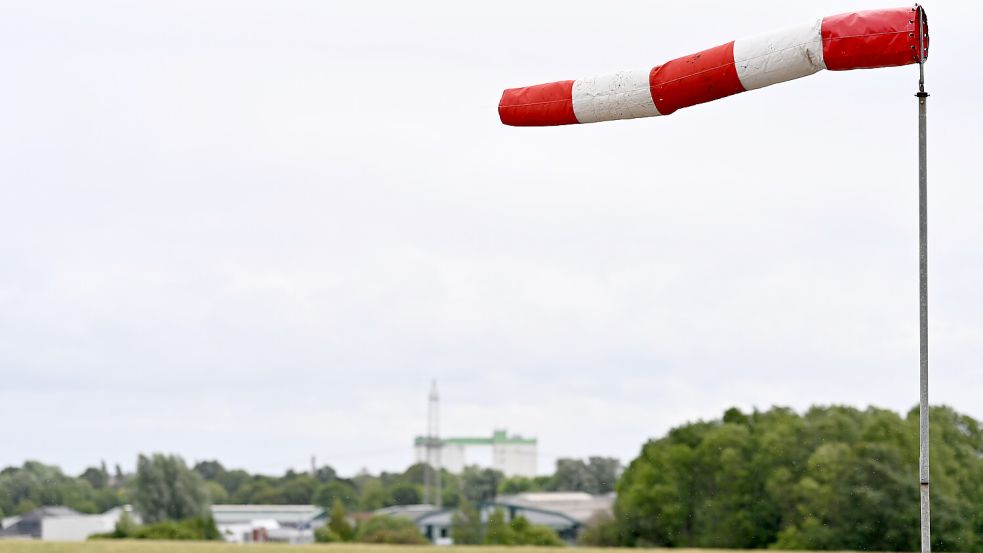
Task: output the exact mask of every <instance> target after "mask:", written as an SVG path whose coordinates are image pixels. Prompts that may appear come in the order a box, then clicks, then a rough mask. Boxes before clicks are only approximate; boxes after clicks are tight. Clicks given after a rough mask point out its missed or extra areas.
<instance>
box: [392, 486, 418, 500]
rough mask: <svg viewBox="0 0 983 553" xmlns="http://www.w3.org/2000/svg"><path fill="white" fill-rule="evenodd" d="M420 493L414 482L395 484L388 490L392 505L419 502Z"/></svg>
mask: <svg viewBox="0 0 983 553" xmlns="http://www.w3.org/2000/svg"><path fill="white" fill-rule="evenodd" d="M420 495H421V494H420V488H419V486H417V485H416V484H409V483H402V484H397V485H395V486H393V487H392V488H391V489H390V490H389V496H390V497H391V498H392V502H393V504H394V505H417V504H419V503H420Z"/></svg>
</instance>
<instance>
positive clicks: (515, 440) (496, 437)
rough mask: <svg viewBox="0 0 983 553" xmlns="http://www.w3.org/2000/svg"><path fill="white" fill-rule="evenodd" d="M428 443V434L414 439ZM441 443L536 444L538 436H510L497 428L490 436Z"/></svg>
mask: <svg viewBox="0 0 983 553" xmlns="http://www.w3.org/2000/svg"><path fill="white" fill-rule="evenodd" d="M426 443H427V438H426V436H417V437H416V440H414V444H415V445H426ZM440 443H441V444H444V445H536V438H523V437H522V436H520V435H518V434H513V435H511V436H509V434H508V431H506V430H495V431H494V432H492V435H491V437H488V438H479V437H460V438H441V439H440Z"/></svg>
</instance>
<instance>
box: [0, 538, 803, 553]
mask: <svg viewBox="0 0 983 553" xmlns="http://www.w3.org/2000/svg"><path fill="white" fill-rule="evenodd" d="M184 551H188V552H190V553H315V552H318V553H562V552H563V551H568V552H570V553H574V552H576V553H612V552H613V551H617V550H612V549H596V548H588V547H577V548H575V549H571V548H564V547H561V548H556V547H492V546H470V547H430V546H415V545H362V544H325V545H281V544H265V543H264V544H253V545H236V544H229V543H222V542H180V541H171V542H164V541H142V540H141V541H128V540H101V541H89V542H43V541H33V540H23V541H22V540H14V541H11V540H0V553H131V552H132V553H179V552H184ZM621 551H637V552H644V551H650V552H660V553H708V552H709V551H711V550H706V549H662V550H658V549H648V550H645V549H635V550H624V549H623V550H621ZM769 553H779V552H769ZM796 553H803V552H801V551H799V552H796Z"/></svg>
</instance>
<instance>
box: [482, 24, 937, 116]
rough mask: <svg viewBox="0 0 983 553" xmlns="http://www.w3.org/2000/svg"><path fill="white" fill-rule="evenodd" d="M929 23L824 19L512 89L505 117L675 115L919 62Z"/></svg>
mask: <svg viewBox="0 0 983 553" xmlns="http://www.w3.org/2000/svg"><path fill="white" fill-rule="evenodd" d="M926 21H927V20H926V19H925V16H924V13H923V11H922V8H921V7H920V6H915V7H905V8H893V9H886V10H869V11H861V12H852V13H844V14H840V15H834V16H831V17H824V18H822V19H819V20H817V21H815V22H812V23H808V24H806V25H800V26H798V27H792V28H789V29H785V30H782V31H777V32H772V33H767V34H763V35H758V36H755V37H751V38H746V39H741V40H735V41H731V42H728V43H727V44H723V45H721V46H717V47H715V48H710V49H709V50H704V51H702V52H699V53H696V54H692V55H689V56H684V57H681V58H678V59H674V60H672V61H669V62H666V63H664V64H662V65H657V66H655V67H653V68H651V69H638V70H632V71H621V72H618V73H612V74H610V75H602V76H599V77H590V78H586V79H577V80H575V81H558V82H555V83H547V84H540V85H535V86H527V87H523V88H510V89H508V90H506V91H505V92H504V93H503V94H502V100H501V102H499V104H498V114H499V116H500V117H501V119H502V123H505V124H506V125H513V126H520V127H529V126H534V127H535V126H551V125H569V124H573V123H596V122H598V121H612V120H615V119H634V118H636V117H652V116H656V115H669V114H670V113H672V112H674V111H676V110H677V109H680V108H685V107H689V106H693V105H696V104H702V103H704V102H710V101H712V100H717V99H719V98H723V97H725V96H730V95H731V94H737V93H738V92H744V91H745V90H753V89H755V88H761V87H765V86H768V85H773V84H775V83H780V82H784V81H790V80H792V79H798V78H799V77H805V76H806V75H812V74H813V73H815V72H817V71H819V70H821V69H829V70H831V71H844V70H847V69H870V68H876V67H894V66H900V65H908V64H911V63H918V62H920V61H924V60H925V59H926V58H927V57H928V25H927V23H926Z"/></svg>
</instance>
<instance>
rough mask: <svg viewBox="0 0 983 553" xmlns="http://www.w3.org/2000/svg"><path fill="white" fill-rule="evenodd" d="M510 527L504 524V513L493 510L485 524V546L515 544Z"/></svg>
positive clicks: (513, 534) (499, 510)
mask: <svg viewBox="0 0 983 553" xmlns="http://www.w3.org/2000/svg"><path fill="white" fill-rule="evenodd" d="M515 541H516V540H515V533H514V532H513V531H512V526H511V525H509V524H508V523H506V522H505V512H504V511H502V510H501V509H495V510H494V511H492V512H491V514H490V515H488V522H487V523H486V524H485V539H484V543H485V545H512V544H513V543H514V542H515Z"/></svg>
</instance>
